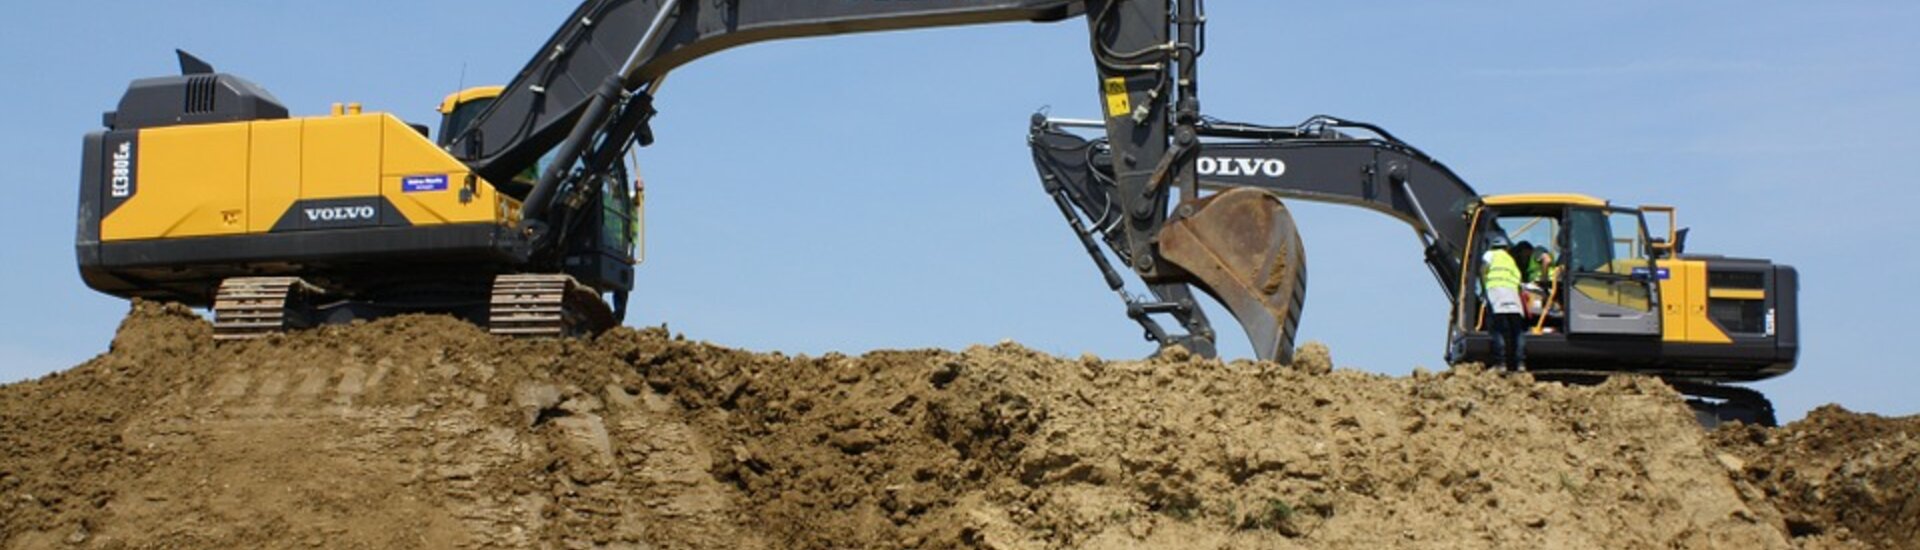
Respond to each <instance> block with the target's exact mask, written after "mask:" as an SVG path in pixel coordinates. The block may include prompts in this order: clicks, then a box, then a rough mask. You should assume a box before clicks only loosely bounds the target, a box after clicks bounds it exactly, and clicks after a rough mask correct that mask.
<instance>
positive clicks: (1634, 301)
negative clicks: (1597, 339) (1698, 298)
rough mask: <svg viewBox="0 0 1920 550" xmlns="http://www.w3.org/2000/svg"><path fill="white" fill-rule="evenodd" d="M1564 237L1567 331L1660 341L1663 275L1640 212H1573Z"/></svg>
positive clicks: (1599, 210)
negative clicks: (1660, 281)
mask: <svg viewBox="0 0 1920 550" xmlns="http://www.w3.org/2000/svg"><path fill="white" fill-rule="evenodd" d="M1564 238H1565V243H1564V245H1565V246H1564V248H1563V250H1566V251H1567V268H1566V274H1567V277H1566V285H1567V286H1566V289H1565V292H1566V296H1567V299H1566V307H1567V332H1568V333H1570V334H1617V335H1645V336H1651V337H1658V336H1660V292H1659V286H1658V285H1657V284H1656V283H1658V281H1659V279H1660V277H1661V275H1660V272H1659V271H1658V270H1657V269H1655V268H1654V265H1653V256H1652V254H1651V253H1650V250H1651V246H1650V243H1649V242H1648V240H1647V229H1646V224H1645V222H1644V220H1643V219H1642V218H1641V216H1640V212H1638V211H1635V210H1621V209H1601V208H1572V209H1570V210H1569V211H1568V215H1567V231H1566V235H1564Z"/></svg>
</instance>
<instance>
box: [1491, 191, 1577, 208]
mask: <svg viewBox="0 0 1920 550" xmlns="http://www.w3.org/2000/svg"><path fill="white" fill-rule="evenodd" d="M1480 202H1481V203H1482V204H1485V205H1487V206H1519V205H1559V204H1565V205H1574V206H1595V207H1603V206H1606V205H1607V201H1605V200H1601V199H1600V198H1598V197H1593V196H1589V195H1581V194H1578V193H1514V194H1509V195H1487V196H1483V197H1480Z"/></svg>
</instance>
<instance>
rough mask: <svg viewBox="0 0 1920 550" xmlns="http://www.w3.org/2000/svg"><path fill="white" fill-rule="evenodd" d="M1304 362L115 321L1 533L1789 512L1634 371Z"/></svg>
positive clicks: (1404, 540)
mask: <svg viewBox="0 0 1920 550" xmlns="http://www.w3.org/2000/svg"><path fill="white" fill-rule="evenodd" d="M1302 357H1303V358H1304V359H1303V360H1302V361H1301V364H1299V365H1297V366H1286V365H1275V364H1271V363H1256V362H1246V361H1237V362H1220V361H1213V360H1202V359H1195V358H1192V357H1188V356H1186V354H1183V353H1179V352H1177V351H1176V352H1174V353H1169V354H1166V355H1163V356H1162V357H1159V358H1156V359H1153V360H1149V361H1134V362H1108V361H1102V360H1099V359H1097V358H1092V357H1084V358H1081V359H1078V360H1072V359H1062V358H1056V357H1051V356H1046V355H1043V354H1040V353H1036V352H1033V351H1031V350H1027V349H1025V348H1022V347H1019V346H1017V345H1013V344H1001V345H998V346H991V347H975V348H972V349H968V350H965V351H960V352H952V351H936V350H920V351H889V352H875V353H871V354H867V355H864V356H859V357H850V356H842V355H835V354H830V355H827V356H824V357H805V356H802V357H788V356H784V355H780V354H755V353H748V352H742V351H737V350H731V349H726V348H721V347H717V346H712V345H708V344H704V343H698V342H690V341H686V340H683V339H680V338H677V337H673V336H671V335H669V334H667V333H665V332H664V331H661V330H657V329H652V330H631V329H618V330H615V331H612V332H610V333H608V334H606V335H603V336H601V337H599V338H597V339H595V340H591V341H583V340H576V341H527V340H507V339H497V338H493V337H490V336H487V335H486V334H484V333H483V332H481V331H479V330H477V329H475V328H474V327H472V326H469V325H466V324H463V323H460V322H457V321H453V320H451V319H444V318H435V317H402V318H396V319H390V320H384V321H380V322H375V323H366V324H356V325H352V326H346V327H330V328H325V329H320V330H315V331H308V332H304V333H297V334H291V335H284V336H276V337H273V338H269V339H265V340H258V341H250V342H245V343H237V344H221V345H215V344H214V343H213V342H212V341H211V339H210V337H209V330H208V329H207V327H206V325H205V323H204V322H203V321H201V320H200V319H199V318H198V317H196V316H194V315H193V314H192V313H191V312H189V311H186V310H184V309H180V308H175V307H161V306H155V305H151V304H144V303H141V304H136V306H135V308H134V311H133V313H132V314H131V315H130V316H129V317H128V319H127V321H126V322H125V323H124V325H123V326H122V329H121V332H120V334H119V336H118V337H117V338H116V339H115V343H114V346H113V349H112V351H110V352H109V353H107V354H104V355H102V356H100V357H98V358H96V359H94V360H92V361H89V362H87V363H86V364H83V365H81V366H79V367H76V368H74V369H72V370H69V371H67V372H64V373H60V374H55V375H50V376H48V377H46V378H43V379H40V380H35V381H31V382H25V383H21V384H15V385H12V386H8V387H5V388H0V428H4V429H0V543H3V544H4V545H5V546H8V547H46V546H58V545H63V544H72V545H78V546H88V547H101V548H118V547H301V546H310V547H327V548H392V547H436V548H438V547H446V548H455V547H556V548H869V547H878V548H968V547H971V548H1063V547H1084V548H1308V547H1347V548H1378V547H1400V546H1417V547H1489V546H1498V547H1529V548H1531V547H1572V548H1594V547H1600V548H1618V547H1654V546H1663V547H1730V548H1787V547H1791V546H1792V545H1793V544H1794V542H1795V541H1793V540H1790V539H1789V537H1788V524H1789V523H1790V522H1805V521H1813V520H1803V519H1800V518H1802V517H1803V515H1796V514H1799V512H1789V513H1787V514H1782V513H1781V512H1779V511H1777V510H1776V509H1775V508H1774V507H1773V505H1772V504H1771V502H1770V501H1769V500H1768V499H1767V498H1765V497H1764V496H1763V495H1762V493H1763V492H1762V491H1761V490H1759V489H1757V487H1760V486H1762V485H1757V484H1755V482H1754V481H1753V480H1755V479H1763V478H1751V476H1752V475H1753V472H1755V471H1757V470H1756V469H1757V468H1761V467H1763V465H1765V464H1766V461H1765V460H1761V459H1748V460H1747V461H1746V465H1744V466H1743V468H1745V469H1741V468H1734V467H1732V466H1729V464H1731V463H1732V462H1735V461H1737V460H1738V459H1729V458H1728V456H1730V455H1724V456H1723V455H1722V453H1719V452H1717V451H1716V450H1714V447H1713V446H1712V444H1710V443H1709V442H1708V441H1707V434H1706V433H1704V432H1703V431H1701V430H1700V429H1699V428H1698V427H1697V426H1696V425H1694V424H1693V423H1692V415H1691V413H1690V412H1689V411H1688V410H1687V409H1686V408H1685V406H1684V405H1683V404H1682V403H1681V401H1680V398H1679V397H1678V396H1677V395H1676V394H1675V393H1674V392H1673V391H1672V390H1670V389H1668V388H1667V387H1666V386H1665V385H1662V384H1660V383H1658V382H1657V381H1651V380H1644V379H1632V378H1623V379H1618V380H1616V381H1614V382H1610V383H1608V384H1606V385H1602V386H1597V387H1563V386H1560V385H1558V384H1550V383H1535V382H1534V381H1532V380H1531V379H1529V378H1528V377H1526V376H1524V375H1523V376H1501V375H1498V374H1494V373H1489V372H1484V371H1481V370H1478V369H1472V368H1463V369H1456V370H1452V371H1448V372H1443V373H1427V372H1417V373H1416V374H1415V375H1413V376H1411V377H1407V378H1389V377H1384V376H1378V375H1370V374H1363V373H1358V372H1353V371H1348V370H1331V371H1329V369H1328V368H1327V367H1328V366H1329V365H1331V364H1332V361H1331V359H1330V358H1328V357H1327V356H1326V353H1325V352H1324V348H1319V351H1315V352H1314V353H1303V354H1302ZM1909 426H1910V424H1909ZM1789 430H1791V428H1789ZM1909 430H1910V428H1909ZM1783 433H1784V432H1783ZM1773 437H1776V438H1786V437H1787V436H1786V435H1778V434H1776V435H1775V436H1773ZM1723 439H1724V438H1723ZM1908 441H1910V440H1908ZM1905 448H1906V449H1908V451H1907V454H1905V455H1902V456H1905V457H1907V460H1908V462H1906V463H1905V464H1906V466H1905V467H1906V468H1907V469H1906V470H1905V471H1906V472H1907V475H1911V472H1912V468H1911V466H1912V462H1911V457H1912V453H1911V448H1912V447H1911V446H1908V447H1905ZM1733 452H1734V451H1729V453H1733ZM1888 460H1891V459H1888ZM1872 464H1873V465H1875V466H1876V467H1882V468H1885V469H1889V470H1891V469H1898V468H1900V467H1901V466H1900V463H1897V462H1890V461H1880V462H1874V463H1872ZM1734 471H1739V472H1741V473H1740V474H1739V475H1738V476H1735V475H1730V472H1734ZM1774 471H1779V470H1774ZM1847 471H1848V472H1868V470H1866V469H1860V468H1855V469H1852V470H1847ZM1863 475H1867V474H1863ZM1836 479H1837V478H1836ZM1875 479H1878V478H1875ZM1907 479H1909V480H1910V479H1911V478H1910V477H1909V478H1907ZM1883 490H1890V489H1883ZM1906 490H1907V491H1909V493H1908V494H1910V491H1911V490H1912V484H1911V483H1910V482H1909V483H1908V484H1907V485H1906ZM1823 494H1825V495H1827V496H1826V498H1833V495H1836V494H1839V493H1834V492H1832V491H1829V492H1827V493H1823ZM1876 494H1882V495H1891V494H1892V493H1876ZM1846 498H1854V497H1851V496H1849V497H1846ZM1907 502H1909V504H1908V506H1909V507H1908V508H1905V509H1906V510H1909V511H1911V510H1912V508H1911V507H1910V506H1911V504H1910V502H1911V500H1910V499H1909V500H1908V501H1907ZM1807 517H1812V516H1807ZM1820 517H1821V518H1826V516H1820ZM1907 517H1912V514H1910V513H1909V514H1908V516H1907ZM1818 521H1827V519H1820V520H1818ZM1834 521H1842V522H1844V521H1845V520H1844V519H1835V520H1834ZM1821 525H1828V524H1826V523H1822V524H1821ZM1847 525H1849V527H1850V528H1852V529H1854V532H1855V533H1863V532H1866V528H1865V527H1852V526H1851V525H1852V524H1847ZM1905 525H1907V526H1908V527H1907V528H1908V529H1911V527H1910V526H1911V525H1912V524H1911V523H1906V524H1905ZM1909 532H1910V531H1909ZM1831 539H1833V538H1832V537H1827V538H1824V539H1820V540H1823V541H1832V540H1831ZM1804 540H1807V539H1803V542H1804ZM1909 540H1911V539H1909ZM1854 542H1857V541H1848V540H1839V541H1837V542H1835V544H1851V543H1854Z"/></svg>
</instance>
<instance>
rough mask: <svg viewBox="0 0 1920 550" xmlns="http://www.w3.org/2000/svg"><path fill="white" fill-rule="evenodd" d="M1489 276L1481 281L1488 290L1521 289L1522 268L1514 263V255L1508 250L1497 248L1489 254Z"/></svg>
mask: <svg viewBox="0 0 1920 550" xmlns="http://www.w3.org/2000/svg"><path fill="white" fill-rule="evenodd" d="M1488 254H1489V255H1490V256H1491V257H1490V258H1488V259H1487V275H1486V276H1485V277H1481V278H1480V280H1481V282H1482V283H1483V284H1485V285H1486V289H1487V290H1493V289H1496V288H1511V289H1514V290H1519V289H1520V266H1518V265H1515V264H1514V263H1513V255H1512V254H1508V253H1507V251H1506V249H1503V248H1495V249H1493V250H1492V251H1491V252H1489V253H1488Z"/></svg>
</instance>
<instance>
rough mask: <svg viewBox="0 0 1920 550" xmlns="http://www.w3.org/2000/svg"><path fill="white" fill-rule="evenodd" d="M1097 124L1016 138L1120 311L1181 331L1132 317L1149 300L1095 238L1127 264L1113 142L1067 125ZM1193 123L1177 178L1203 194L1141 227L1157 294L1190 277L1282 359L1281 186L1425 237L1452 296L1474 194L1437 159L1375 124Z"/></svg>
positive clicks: (1287, 248)
mask: <svg viewBox="0 0 1920 550" xmlns="http://www.w3.org/2000/svg"><path fill="white" fill-rule="evenodd" d="M1098 126H1100V124H1099V123H1097V122H1095V121H1079V120H1054V119H1048V118H1046V117H1045V116H1041V115H1036V116H1035V118H1034V121H1033V125H1032V128H1031V132H1030V135H1029V143H1030V144H1031V146H1032V149H1033V153H1034V162H1035V165H1036V166H1037V167H1038V169H1039V171H1040V175H1041V182H1042V185H1043V186H1044V187H1045V189H1046V191H1047V192H1048V194H1049V195H1051V196H1052V197H1053V198H1054V201H1055V203H1056V204H1057V205H1058V206H1059V208H1060V210H1061V213H1062V214H1063V215H1064V216H1065V217H1066V218H1067V220H1068V222H1069V225H1070V226H1072V228H1073V229H1074V231H1075V233H1076V234H1077V235H1079V237H1080V239H1081V241H1082V243H1083V244H1084V245H1086V248H1087V251H1088V253H1089V255H1090V256H1092V257H1093V259H1094V262H1095V263H1096V265H1097V266H1098V267H1099V268H1100V270H1101V272H1102V274H1103V276H1104V277H1105V279H1106V281H1107V284H1108V286H1109V287H1110V288H1112V289H1114V290H1115V291H1118V292H1121V293H1122V297H1123V299H1125V300H1126V301H1127V303H1128V306H1129V313H1130V314H1133V316H1134V318H1135V319H1136V320H1139V321H1140V322H1141V323H1142V325H1143V326H1145V328H1146V330H1147V332H1148V334H1149V335H1150V337H1152V338H1153V339H1155V340H1158V341H1161V342H1163V343H1180V342H1178V337H1170V336H1168V335H1167V333H1166V331H1165V330H1164V329H1162V328H1161V327H1159V326H1158V325H1157V323H1154V322H1153V321H1152V320H1151V319H1150V318H1148V317H1146V316H1145V315H1142V314H1144V313H1159V312H1162V311H1154V310H1153V308H1154V303H1152V302H1146V301H1144V300H1141V299H1138V298H1133V297H1131V296H1127V295H1126V294H1125V292H1124V290H1123V288H1124V284H1123V283H1124V281H1123V280H1122V279H1121V278H1120V277H1119V275H1118V273H1117V272H1116V271H1115V269H1114V268H1113V266H1112V265H1110V262H1109V261H1108V259H1107V256H1106V255H1105V254H1103V253H1102V252H1101V251H1100V250H1099V247H1098V244H1105V245H1106V247H1107V249H1109V250H1112V251H1114V253H1115V255H1116V256H1117V257H1119V258H1121V260H1122V261H1123V262H1129V263H1133V264H1137V263H1138V262H1135V261H1134V257H1133V256H1131V255H1130V254H1132V253H1133V252H1132V251H1134V250H1137V249H1138V248H1139V246H1138V245H1139V244H1140V243H1139V239H1140V238H1141V236H1139V235H1137V234H1134V233H1132V232H1128V231H1123V230H1122V228H1123V227H1124V220H1125V219H1126V215H1125V212H1124V211H1122V206H1121V205H1122V204H1124V200H1123V199H1124V198H1125V197H1124V191H1123V190H1122V188H1120V187H1119V186H1117V185H1116V183H1117V182H1116V180H1117V178H1116V176H1115V169H1114V158H1115V155H1116V153H1115V148H1114V147H1112V146H1111V144H1110V141H1109V140H1107V139H1101V138H1094V139H1089V138H1085V137H1081V136H1080V135H1077V134H1075V133H1074V132H1072V131H1071V130H1072V129H1075V128H1081V129H1085V128H1095V127H1098ZM1194 132H1195V136H1197V137H1198V138H1199V139H1198V140H1197V142H1198V143H1197V145H1196V146H1194V148H1193V150H1192V153H1191V154H1190V155H1189V158H1190V161H1189V162H1188V163H1187V164H1188V167H1189V168H1190V169H1191V170H1192V171H1193V174H1194V175H1193V177H1194V181H1196V182H1197V184H1196V185H1191V186H1183V188H1191V189H1195V190H1196V191H1198V190H1207V191H1212V192H1213V193H1212V194H1209V195H1207V196H1205V197H1198V198H1183V200H1182V202H1181V203H1180V206H1179V207H1177V208H1175V209H1174V212H1173V214H1172V217H1171V218H1170V219H1169V220H1168V221H1167V222H1166V223H1165V224H1164V226H1163V227H1161V228H1158V230H1157V231H1154V232H1151V233H1149V234H1147V235H1145V238H1147V239H1148V240H1149V242H1147V243H1146V244H1147V245H1148V248H1149V250H1150V251H1151V253H1152V254H1155V255H1156V256H1157V257H1159V258H1160V259H1161V260H1164V261H1165V262H1166V263H1170V264H1172V265H1171V267H1172V269H1165V270H1163V272H1162V274H1161V277H1160V280H1159V282H1160V283H1161V285H1160V286H1157V287H1153V288H1154V290H1155V292H1156V294H1158V293H1159V292H1160V290H1161V289H1162V288H1163V287H1165V286H1174V285H1178V286H1181V287H1183V288H1184V287H1186V286H1188V285H1191V286H1192V287H1197V288H1199V289H1200V290H1202V291H1204V292H1206V293H1207V294H1209V295H1211V296H1213V297H1214V298H1215V299H1216V300H1218V301H1219V302H1221V303H1222V304H1223V305H1225V306H1226V307H1227V310H1228V311H1229V312H1231V313H1232V314H1233V316H1234V318H1235V319H1236V320H1238V321H1239V322H1240V324H1241V326H1242V328H1244V329H1245V330H1246V332H1247V336H1248V338H1249V339H1250V340H1251V341H1252V343H1253V347H1254V352H1255V354H1256V355H1257V356H1259V357H1261V358H1268V359H1281V360H1284V359H1286V358H1287V353H1288V351H1289V350H1290V349H1291V346H1292V341H1293V336H1294V331H1295V329H1296V328H1297V326H1298V324H1299V316H1300V309H1301V307H1302V305H1303V303H1304V299H1305V292H1306V289H1305V287H1306V260H1305V254H1304V252H1303V246H1302V244H1301V242H1300V238H1299V235H1298V234H1297V232H1296V231H1295V230H1294V226H1293V221H1292V218H1291V216H1290V215H1289V214H1288V213H1287V211H1286V209H1285V207H1284V206H1283V205H1282V204H1281V203H1280V200H1281V199H1283V198H1286V199H1302V200H1312V201H1318V202H1332V203H1339V204H1347V205H1352V206H1359V207H1362V208H1367V209H1370V210H1374V211H1377V212H1380V213H1383V214H1386V215H1388V216H1390V217H1393V218H1394V219H1398V220H1400V221H1402V222H1405V223H1406V224H1408V225H1409V226H1411V227H1412V228H1413V229H1414V230H1415V232H1416V233H1417V234H1418V235H1419V237H1420V239H1421V242H1422V243H1423V244H1424V245H1425V256H1426V262H1427V265H1428V266H1429V267H1430V268H1431V270H1432V272H1433V274H1434V276H1435V279H1436V281H1437V282H1438V283H1439V284H1440V287H1441V289H1442V290H1444V291H1445V292H1446V293H1447V295H1448V296H1449V298H1457V296H1455V294H1456V293H1457V292H1458V288H1457V286H1458V281H1459V276H1460V272H1461V265H1460V257H1461V253H1462V251H1464V250H1466V247H1467V244H1468V243H1467V239H1468V227H1467V225H1468V220H1467V218H1466V215H1465V212H1466V209H1467V207H1468V206H1469V205H1470V204H1471V203H1472V202H1473V201H1474V200H1475V199H1476V198H1477V197H1478V194H1477V193H1475V192H1474V190H1473V188H1472V187H1470V186H1468V185H1467V184H1466V182H1464V181H1462V180H1461V179H1460V178H1459V176H1457V175H1455V174H1454V173H1453V171H1452V170H1450V169H1448V168H1447V167H1446V166H1445V165H1443V164H1441V163H1440V162H1439V161H1437V160H1434V159H1433V158H1432V157H1430V156H1427V155H1426V154H1425V153H1422V152H1421V151H1420V150H1418V149H1415V148H1414V147H1412V146H1410V145H1408V144H1406V143H1405V142H1402V141H1400V140H1399V139H1397V138H1395V137H1394V136H1393V135H1392V134H1391V133H1388V132H1386V131H1385V130H1383V129H1380V128H1378V127H1375V126H1372V125H1369V124H1364V123H1357V122H1350V121H1345V120H1341V119H1337V118H1333V117H1325V116H1320V117H1314V118H1312V119H1310V120H1308V121H1306V122H1304V123H1302V124H1299V125H1296V126H1261V125H1252V124H1240V123H1227V122H1219V121H1213V120H1203V121H1201V122H1200V123H1199V124H1196V125H1195V126H1194ZM1360 134H1370V135H1368V136H1364V137H1362V136H1361V135H1360ZM1150 282H1152V280H1151V279H1150ZM1163 302H1164V300H1163ZM1159 309H1160V310H1167V309H1169V308H1168V307H1166V306H1160V307H1159ZM1197 324H1198V325H1199V326H1198V327H1194V326H1191V324H1190V326H1189V328H1188V330H1189V331H1190V332H1194V331H1196V330H1198V331H1205V330H1206V329H1205V319H1204V318H1200V319H1198V323H1197Z"/></svg>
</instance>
